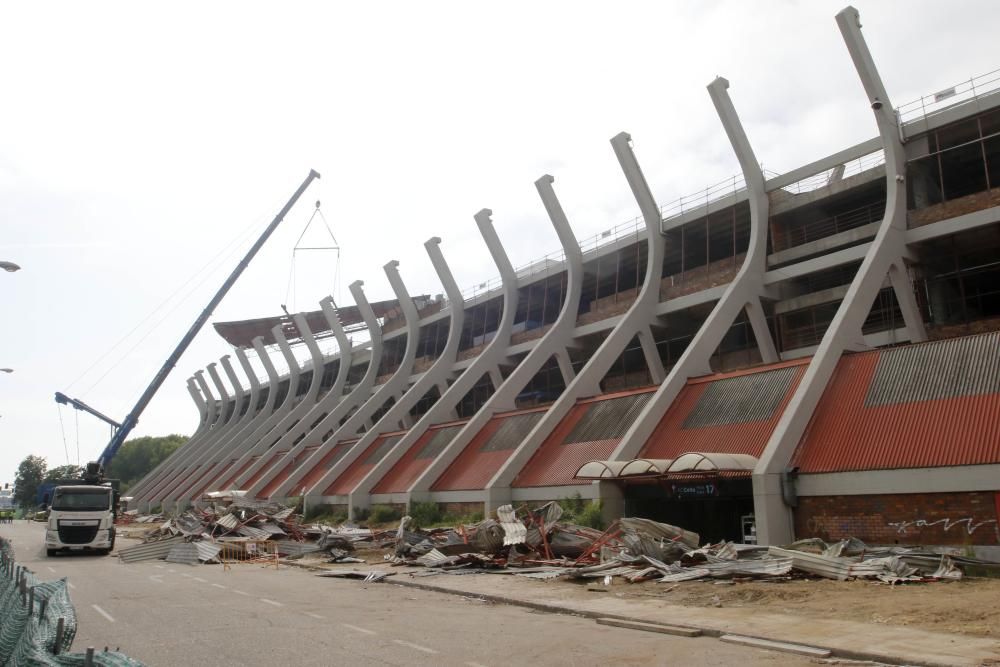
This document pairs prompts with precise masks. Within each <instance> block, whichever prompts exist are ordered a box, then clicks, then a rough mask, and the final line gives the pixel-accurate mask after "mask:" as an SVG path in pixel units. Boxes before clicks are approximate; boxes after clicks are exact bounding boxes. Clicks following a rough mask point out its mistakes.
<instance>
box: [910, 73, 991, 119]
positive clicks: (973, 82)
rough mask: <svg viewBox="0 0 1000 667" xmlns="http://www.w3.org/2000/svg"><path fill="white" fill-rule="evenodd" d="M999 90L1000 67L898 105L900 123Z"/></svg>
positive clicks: (935, 112)
mask: <svg viewBox="0 0 1000 667" xmlns="http://www.w3.org/2000/svg"><path fill="white" fill-rule="evenodd" d="M997 90H1000V69H995V70H993V71H992V72H987V73H986V74H980V75H979V76H974V77H972V78H971V79H969V80H967V81H962V82H961V83H957V84H955V85H954V86H949V87H948V88H945V89H943V90H939V91H937V92H936V93H931V94H930V95H922V96H921V97H919V98H917V99H915V100H913V101H912V102H907V103H906V104H903V105H900V106H899V107H897V109H896V114H897V116H898V117H899V122H900V124H903V123H911V122H913V121H916V120H920V119H921V118H928V117H930V116H933V115H934V114H937V113H940V112H941V111H944V110H945V109H947V108H949V107H952V106H955V105H956V104H961V103H963V102H972V101H974V100H977V99H979V98H980V97H982V96H983V95H986V94H988V93H992V92H995V91H997Z"/></svg>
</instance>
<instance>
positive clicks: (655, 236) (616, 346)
mask: <svg viewBox="0 0 1000 667" xmlns="http://www.w3.org/2000/svg"><path fill="white" fill-rule="evenodd" d="M611 147H612V148H613V149H614V152H615V156H616V157H617V158H618V163H619V165H620V166H621V169H622V172H623V173H624V175H625V180H626V181H627V182H628V185H629V188H630V189H631V190H632V195H633V196H634V197H635V199H636V202H638V204H639V209H640V210H641V211H642V217H643V221H644V222H645V227H646V240H647V258H646V275H645V278H644V280H643V284H642V289H640V290H639V295H638V296H637V297H636V300H635V302H634V303H633V304H632V305H631V307H629V309H628V310H627V311H626V312H625V314H624V315H622V318H621V320H619V321H618V324H616V325H615V328H614V329H612V330H611V333H610V334H608V337H607V338H606V339H604V342H602V343H601V345H600V346H599V347H598V348H597V351H596V352H595V353H594V354H593V356H591V358H590V359H589V360H588V361H587V363H586V364H585V365H584V366H583V368H582V369H581V370H580V372H579V373H578V374H577V375H576V377H575V378H574V379H573V381H572V382H571V383H569V385H567V386H566V389H565V390H564V391H563V393H562V394H561V395H560V396H559V399H558V400H557V401H556V402H555V403H553V404H552V407H550V408H549V410H548V412H546V413H545V416H544V417H542V418H541V420H539V422H538V424H536V425H535V427H534V428H533V429H532V430H531V432H530V433H529V434H528V435H527V437H526V438H525V439H524V441H523V442H522V443H521V444H520V446H518V448H517V449H516V450H514V453H513V454H512V455H511V456H510V458H509V459H507V463H506V464H504V466H503V467H502V468H501V469H500V470H499V471H498V472H497V473H496V474H495V475H494V476H493V479H492V480H490V482H489V483H488V484H487V487H486V488H487V499H486V509H487V513H489V512H492V511H493V510H495V509H496V508H497V506H499V505H503V504H504V503H507V502H510V497H511V492H510V485H511V483H512V482H513V481H514V478H515V477H516V476H517V473H518V472H520V471H521V469H522V468H523V467H524V465H525V464H526V463H527V462H528V460H529V459H530V458H531V457H532V455H534V453H535V452H536V451H537V450H538V448H539V447H541V445H542V443H543V442H544V441H545V439H546V438H548V437H549V435H550V434H551V433H552V431H553V429H555V427H556V426H558V425H559V422H561V421H562V420H563V418H565V417H566V415H567V414H568V413H569V411H570V410H571V409H572V408H573V406H574V405H576V401H577V400H578V399H580V398H584V397H587V396H596V395H597V394H600V393H601V385H600V382H601V380H602V379H603V378H604V376H605V375H606V374H607V372H608V370H609V369H610V368H611V366H612V365H613V364H614V362H615V360H616V359H617V358H618V356H619V355H620V354H621V353H622V351H623V350H624V349H625V347H626V346H627V345H628V344H629V342H631V340H632V338H634V337H635V336H636V334H638V333H639V332H640V331H642V330H643V329H646V328H648V327H649V325H650V324H651V323H652V321H653V317H654V315H653V311H654V308H655V306H656V304H657V303H659V300H660V272H661V271H662V270H663V254H664V240H663V235H662V234H661V233H660V207H659V206H657V204H656V200H655V199H654V198H653V194H652V193H651V192H650V190H649V185H648V184H647V183H646V177H645V176H644V175H643V173H642V169H641V168H640V167H639V163H638V161H637V160H636V159H635V154H634V153H633V152H632V147H631V137H630V136H629V135H628V134H627V133H625V132H622V133H620V134H618V135H617V136H615V137H614V138H613V139H611Z"/></svg>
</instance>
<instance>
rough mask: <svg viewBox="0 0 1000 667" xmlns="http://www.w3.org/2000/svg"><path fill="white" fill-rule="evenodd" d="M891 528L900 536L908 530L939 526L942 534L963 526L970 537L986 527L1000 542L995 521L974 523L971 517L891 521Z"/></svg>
mask: <svg viewBox="0 0 1000 667" xmlns="http://www.w3.org/2000/svg"><path fill="white" fill-rule="evenodd" d="M888 525H889V526H890V527H891V528H895V529H896V532H897V533H899V534H900V535H905V534H906V531H907V530H909V529H910V528H931V527H933V526H941V528H943V529H944V532H946V533H947V532H948V531H950V530H951V529H952V528H954V527H955V526H960V525H961V526H964V527H965V533H966V535H972V534H973V533H975V532H976V531H977V530H979V529H980V528H983V527H984V526H988V527H989V528H992V529H993V532H994V533H995V534H996V536H997V540H998V541H1000V524H998V523H997V520H996V519H986V520H985V521H978V522H977V521H976V520H975V519H973V518H972V517H971V516H967V517H964V518H961V519H955V520H952V519H951V518H946V519H937V520H936V521H928V520H927V519H914V520H913V521H891V522H889V524H888ZM989 528H987V530H989Z"/></svg>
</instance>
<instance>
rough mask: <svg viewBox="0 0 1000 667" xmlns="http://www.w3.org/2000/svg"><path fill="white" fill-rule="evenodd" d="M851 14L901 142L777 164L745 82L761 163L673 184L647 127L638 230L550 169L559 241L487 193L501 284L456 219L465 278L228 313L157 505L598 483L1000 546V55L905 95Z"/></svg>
mask: <svg viewBox="0 0 1000 667" xmlns="http://www.w3.org/2000/svg"><path fill="white" fill-rule="evenodd" d="M837 23H838V25H839V28H840V31H841V34H842V36H843V39H844V41H845V43H846V45H847V50H848V52H849V54H850V57H851V59H852V60H853V63H854V67H855V69H856V71H857V74H858V78H859V79H860V84H861V86H862V87H863V89H864V91H865V94H866V98H867V102H864V103H866V104H868V105H869V106H870V107H871V112H872V114H873V115H874V118H875V121H876V126H877V130H878V132H877V135H876V136H874V137H872V138H871V139H869V140H867V141H864V142H862V143H860V144H857V145H855V146H849V147H845V148H844V149H843V150H840V151H838V152H837V153H834V154H833V155H829V156H827V157H824V158H822V159H819V160H816V161H815V162H812V163H810V164H806V165H803V166H801V167H799V168H797V169H794V170H792V171H790V172H787V173H783V174H773V173H770V172H764V171H762V169H761V167H760V160H759V159H758V156H756V155H755V154H754V152H753V149H752V147H751V141H750V138H748V136H747V135H746V133H745V132H744V129H743V127H742V125H741V123H740V119H739V117H738V115H737V113H736V109H735V107H734V104H733V103H732V101H731V99H730V97H729V94H728V87H729V84H728V82H727V81H726V80H725V79H722V78H719V79H716V80H715V81H713V82H712V83H711V84H710V85H709V86H708V93H709V95H710V96H711V99H712V102H713V104H714V106H715V109H716V110H717V112H718V116H719V119H720V121H721V125H722V127H723V129H724V131H725V134H726V136H727V137H728V140H729V143H730V145H731V146H732V150H733V152H734V153H735V155H736V157H737V158H738V161H739V164H740V167H741V170H742V174H741V176H740V177H738V178H735V179H732V180H730V181H727V182H726V183H724V184H721V185H719V186H716V187H713V188H708V189H707V190H705V191H704V192H702V193H700V194H698V195H696V196H692V197H686V198H684V199H681V200H679V201H677V202H674V203H672V204H668V205H665V206H662V207H661V206H660V205H659V204H658V203H657V202H656V201H655V200H654V197H653V195H652V194H651V191H650V188H649V186H648V184H647V182H646V179H645V177H644V175H643V173H642V171H641V169H640V165H639V163H638V161H637V159H636V157H635V154H634V153H633V150H632V144H631V138H630V137H629V135H628V134H625V133H622V134H619V135H618V136H616V137H614V138H613V139H612V140H611V147H612V149H613V153H614V156H615V158H616V159H617V161H618V163H619V164H620V167H621V171H622V172H623V174H624V176H625V179H626V181H627V183H628V186H629V188H630V189H631V192H632V194H633V195H634V197H635V200H636V202H637V203H638V206H639V209H640V211H641V214H642V215H641V217H640V218H639V219H637V220H636V221H635V222H634V223H628V224H624V225H619V226H618V227H615V228H614V229H612V230H610V231H609V232H605V233H604V234H601V235H600V236H599V237H597V238H596V239H591V240H589V241H587V242H583V243H581V242H579V241H578V240H577V239H576V237H575V236H574V233H573V230H572V229H571V226H570V223H569V221H568V220H567V218H566V216H565V214H564V212H563V209H562V207H561V206H560V203H559V201H558V199H557V196H556V192H555V189H554V179H553V178H552V177H551V176H542V177H541V178H539V179H538V180H537V181H536V182H535V186H536V188H537V190H538V194H539V196H540V198H541V202H542V205H543V207H544V210H545V211H546V213H547V215H548V218H549V220H550V221H551V225H552V227H553V228H554V229H555V232H556V234H557V235H558V237H559V240H560V243H561V246H562V249H561V252H559V253H557V254H554V255H551V256H548V257H546V258H543V259H541V260H538V261H536V262H533V263H531V264H529V265H528V266H526V267H523V268H520V269H517V268H515V267H514V266H512V264H511V262H510V261H509V259H508V256H507V254H506V251H505V249H504V247H503V246H502V244H501V242H500V240H499V237H498V235H497V233H496V232H495V230H494V228H493V223H492V220H491V212H490V211H489V210H483V211H480V212H479V213H478V214H476V216H475V221H476V223H477V225H478V228H479V231H480V232H481V235H482V238H483V240H484V242H485V244H486V247H487V249H488V251H489V253H490V256H491V257H492V259H493V261H494V263H495V265H496V269H497V270H498V272H499V276H500V277H499V279H498V280H496V281H491V282H487V283H484V284H483V285H481V286H480V288H479V289H477V290H476V291H475V292H474V293H473V294H468V293H466V294H463V292H462V291H461V290H460V289H459V287H458V285H456V283H455V280H454V279H453V277H452V274H451V272H450V270H449V267H448V265H447V262H446V261H445V257H444V253H443V252H442V249H441V247H440V245H441V239H439V238H431V239H430V240H428V241H427V242H426V244H425V247H426V250H427V253H428V255H429V256H430V260H431V262H432V264H433V266H434V268H435V270H436V272H437V275H438V277H439V278H440V281H441V285H442V286H443V294H442V296H439V297H426V296H419V297H416V296H411V295H410V294H409V293H408V292H407V288H406V286H405V285H404V283H403V280H402V278H401V277H400V274H399V272H398V266H397V263H396V262H389V263H388V264H386V265H385V267H384V268H385V273H386V275H387V277H388V280H389V283H390V284H391V286H392V289H393V292H394V295H395V298H394V299H393V300H390V301H382V302H378V303H370V302H369V301H368V300H367V299H366V297H365V293H364V290H363V286H362V284H361V283H360V282H356V283H354V284H352V285H351V287H350V291H351V294H352V297H353V300H354V305H351V306H347V307H344V306H339V307H338V306H335V305H334V303H333V300H332V299H326V300H324V301H323V302H321V303H320V304H319V306H320V308H319V309H317V310H316V311H313V312H308V313H302V314H296V315H292V316H282V317H275V318H271V319H264V320H250V321H244V322H231V323H222V324H217V325H216V329H217V330H218V331H219V333H220V334H222V335H223V336H224V337H225V338H226V340H227V341H229V342H230V343H231V344H232V345H233V348H234V352H233V356H234V357H235V362H236V363H235V365H234V361H233V359H231V358H230V357H228V356H227V357H224V358H223V359H222V360H221V361H220V363H219V365H218V366H217V365H216V364H214V363H213V364H209V365H208V367H207V369H206V371H205V372H201V371H199V372H198V373H196V374H195V376H194V377H192V378H191V379H190V380H189V381H188V388H189V390H190V393H191V396H192V398H193V400H194V403H195V404H196V405H197V408H198V413H199V415H200V424H199V426H198V428H197V431H196V432H195V433H194V435H193V436H192V437H191V439H190V440H189V441H188V442H187V443H186V444H185V445H184V446H182V447H181V448H180V449H178V450H177V451H176V452H175V453H174V454H173V455H172V456H171V457H170V458H169V459H167V460H166V461H165V462H163V463H162V464H161V465H160V466H159V467H157V468H156V469H155V470H154V471H153V472H151V473H150V474H149V475H147V476H146V477H145V478H144V479H143V480H142V481H140V482H139V483H138V484H137V485H135V486H134V487H133V488H132V489H131V490H130V494H131V496H132V498H133V500H132V506H133V507H135V506H138V507H140V508H142V509H150V508H157V507H161V508H163V509H173V508H177V507H182V506H186V505H190V504H191V503H192V502H194V501H196V500H197V499H198V498H200V497H201V496H202V495H203V494H205V493H206V492H209V491H219V490H229V489H241V490H244V491H246V492H247V493H248V494H249V495H251V496H254V497H257V498H270V499H288V498H292V497H299V496H302V497H304V499H305V502H306V503H307V505H308V506H309V507H317V506H319V505H326V506H330V507H331V508H335V509H338V510H343V511H346V512H350V513H356V512H357V511H358V509H360V508H367V507H371V506H373V505H376V504H388V505H395V506H404V505H408V504H410V503H415V502H434V503H438V504H439V505H441V506H442V507H443V508H445V509H447V510H449V511H451V512H455V513H467V512H470V511H485V512H491V511H493V510H495V509H496V508H497V507H498V506H500V505H503V504H507V503H515V504H521V503H527V504H538V503H541V502H544V501H549V500H553V499H559V498H564V497H569V496H573V495H575V494H577V493H578V494H579V495H580V496H581V497H582V498H584V499H592V500H600V501H601V502H602V503H603V505H602V507H603V511H604V512H605V513H606V515H607V516H608V517H615V516H621V515H623V514H629V515H640V516H646V517H650V518H654V519H657V520H661V521H666V522H668V523H672V524H676V525H680V526H684V527H685V528H688V529H690V530H694V531H698V532H699V533H700V534H701V535H702V536H703V538H704V539H705V540H719V539H730V540H736V541H757V542H759V543H762V544H780V543H787V542H790V541H792V540H793V539H797V538H804V537H820V538H822V539H824V540H836V539H842V538H845V537H849V536H853V537H857V538H860V539H862V540H864V541H865V542H868V543H871V544H893V543H915V542H919V543H923V544H931V545H934V544H936V545H952V546H954V545H966V546H969V547H971V548H974V549H976V550H979V551H983V552H986V553H988V552H990V551H993V555H994V556H995V555H996V554H997V553H998V552H1000V524H998V519H1000V72H997V73H994V74H992V75H987V76H985V77H981V78H978V79H972V80H970V81H967V82H965V83H963V84H961V85H958V86H955V87H953V88H949V89H947V90H945V91H941V92H939V93H937V94H936V95H932V96H929V97H925V98H922V99H920V100H918V101H916V102H915V103H913V104H908V105H902V106H899V107H895V106H893V104H892V103H891V101H890V100H889V97H888V95H887V93H886V89H885V87H884V85H883V83H882V81H881V79H880V76H879V73H878V70H877V69H876V66H875V63H874V62H873V59H872V57H871V54H870V53H869V51H868V48H867V46H866V44H865V42H864V39H863V37H862V35H861V31H860V25H859V20H858V14H857V12H856V11H855V10H854V9H853V8H850V7H848V8H846V9H845V10H843V11H842V12H840V13H839V14H838V15H837ZM358 332H363V334H362V337H363V338H364V342H360V343H359V342H357V340H358V338H359V336H358ZM321 341H325V347H326V348H327V351H324V350H322V349H321V345H320V342H321ZM334 342H335V344H336V345H335V347H334V345H333V343H334ZM249 350H255V351H256V355H255V356H256V360H257V361H256V363H257V364H259V365H260V367H261V368H262V369H263V372H264V373H265V375H266V377H263V378H258V370H257V369H256V368H255V367H254V365H253V364H252V363H251V361H252V359H251V356H252V355H249V354H248V351H249ZM271 354H275V355H276V357H277V359H279V360H281V361H277V362H276V360H275V359H272V358H271V356H270V355H271ZM286 366H287V370H285V367H286ZM223 375H224V376H225V378H226V379H227V380H228V383H227V382H226V381H224V379H223Z"/></svg>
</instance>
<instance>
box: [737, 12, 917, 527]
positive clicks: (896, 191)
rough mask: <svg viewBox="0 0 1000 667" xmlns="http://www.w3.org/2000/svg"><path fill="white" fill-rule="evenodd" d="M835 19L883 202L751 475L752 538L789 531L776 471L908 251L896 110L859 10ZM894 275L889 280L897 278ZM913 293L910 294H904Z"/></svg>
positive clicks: (784, 463) (902, 158) (783, 468)
mask: <svg viewBox="0 0 1000 667" xmlns="http://www.w3.org/2000/svg"><path fill="white" fill-rule="evenodd" d="M837 24H838V26H839V27H840V32H841V35H842V36H843V38H844V42H845V43H846V44H847V50H848V52H849V53H850V55H851V59H852V60H853V61H854V67H855V69H856V70H857V73H858V77H859V78H860V79H861V84H862V86H863V87H864V89H865V93H866V94H867V97H868V104H869V105H870V106H871V109H872V111H873V113H874V115H875V122H876V124H877V125H878V130H879V137H880V139H881V141H882V146H883V149H884V150H885V174H886V206H885V215H884V217H883V218H882V222H881V223H880V224H879V229H878V233H877V234H876V236H875V240H874V241H872V243H871V245H870V246H869V248H868V252H867V254H866V255H865V258H864V260H863V261H862V263H861V267H860V268H859V269H858V272H857V274H855V276H854V280H853V281H852V282H851V286H850V287H849V288H848V290H847V294H846V296H845V297H844V300H843V301H842V302H841V304H840V308H839V309H838V310H837V314H836V315H835V316H834V318H833V321H832V322H831V323H830V326H829V327H828V328H827V330H826V333H825V334H824V335H823V339H822V341H820V344H819V347H818V348H817V350H816V353H815V355H814V356H813V358H812V361H811V362H810V363H809V367H808V368H807V369H806V371H805V373H804V374H803V376H802V380H801V381H800V382H799V385H798V387H797V388H796V390H795V393H794V394H792V397H791V400H790V401H789V403H788V406H787V407H786V409H785V411H784V413H783V414H782V415H781V419H780V420H779V421H778V424H777V426H776V427H775V429H774V433H773V435H772V436H771V439H770V440H769V441H768V443H767V447H766V448H765V450H764V454H763V456H762V457H761V459H760V461H759V462H758V464H757V467H756V468H755V470H754V475H753V488H754V510H755V514H756V517H757V539H758V541H759V542H760V543H761V544H782V543H786V542H790V541H791V540H792V539H793V538H794V530H793V525H792V519H793V517H792V511H791V508H789V507H788V506H786V505H785V503H784V502H783V500H782V495H781V476H782V474H783V473H784V472H785V471H786V469H787V467H788V465H789V462H790V461H791V458H792V456H793V455H794V453H795V449H796V448H797V447H798V444H799V442H800V441H801V439H802V435H803V434H804V433H805V430H806V427H807V426H808V425H809V420H810V419H811V418H812V415H813V413H814V412H815V409H816V406H817V404H818V403H819V401H820V398H821V397H822V396H823V392H824V391H825V390H826V387H827V384H828V383H829V381H830V378H831V377H832V376H833V373H834V371H835V370H836V368H837V363H838V362H839V360H840V357H841V355H842V354H843V352H844V351H845V350H846V349H848V346H849V345H852V344H854V343H855V342H856V341H859V340H861V327H862V325H863V324H864V321H865V319H866V318H867V317H868V314H869V312H870V311H871V307H872V304H873V303H874V301H875V297H876V296H877V295H878V292H879V290H880V289H881V287H882V284H883V282H884V281H885V278H886V274H887V273H889V270H890V268H891V267H892V266H893V265H897V266H898V265H900V263H901V262H902V259H903V257H904V256H906V254H907V251H906V240H905V234H906V188H905V187H904V183H903V182H904V178H905V174H906V157H905V152H904V149H903V144H902V142H901V140H900V135H899V128H898V126H897V123H896V114H895V112H894V111H893V108H892V105H891V103H890V101H889V95H888V93H887V92H886V90H885V86H884V85H883V84H882V80H881V78H880V77H879V74H878V70H877V69H876V67H875V61H874V60H873V59H872V56H871V53H870V52H869V50H868V46H867V44H865V41H864V37H863V36H862V35H861V24H860V20H859V16H858V11H857V10H856V9H854V8H853V7H847V8H845V9H843V10H842V11H841V12H840V13H838V14H837ZM901 282H903V281H900V280H899V279H898V277H897V278H896V280H895V282H894V287H895V286H896V285H897V284H900V283H901ZM906 282H907V284H906V285H905V286H904V285H900V288H903V287H905V290H902V289H901V291H900V292H898V293H897V298H898V299H899V301H900V303H901V304H902V303H903V302H904V301H906V300H907V296H906V294H905V291H912V290H911V288H910V287H909V285H908V281H906ZM909 298H912V295H911V296H910V297H909ZM910 319H911V321H909V322H907V326H908V328H910V327H911V325H912V329H910V331H909V334H910V337H911V340H915V341H916V340H924V339H925V338H926V334H925V332H924V331H923V323H922V322H919V323H918V322H913V321H912V319H913V316H912V313H911V318H910Z"/></svg>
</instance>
